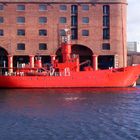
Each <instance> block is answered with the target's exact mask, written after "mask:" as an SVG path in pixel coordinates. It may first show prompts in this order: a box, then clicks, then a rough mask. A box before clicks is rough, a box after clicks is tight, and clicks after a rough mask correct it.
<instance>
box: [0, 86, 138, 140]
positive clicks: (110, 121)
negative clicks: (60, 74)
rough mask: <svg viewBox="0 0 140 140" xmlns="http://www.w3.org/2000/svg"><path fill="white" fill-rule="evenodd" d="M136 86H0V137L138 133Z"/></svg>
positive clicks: (100, 138) (99, 138)
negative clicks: (47, 87) (50, 87)
mask: <svg viewBox="0 0 140 140" xmlns="http://www.w3.org/2000/svg"><path fill="white" fill-rule="evenodd" d="M139 93H140V88H139V87H137V88H117V89H115V88H101V89H98V88H75V89H70V88H69V89H68V88H67V89H22V90H21V89H1V90H0V112H1V113H0V140H16V139H17V140H19V139H22V140H24V139H25V140H26V139H27V140H28V139H30V140H35V139H39V140H46V139H47V140H59V139H60V140H63V139H64V140H88V139H89V140H94V139H95V140H112V139H114V140H131V139H132V140H133V139H140V134H139V132H140V113H139V112H140V94H139Z"/></svg>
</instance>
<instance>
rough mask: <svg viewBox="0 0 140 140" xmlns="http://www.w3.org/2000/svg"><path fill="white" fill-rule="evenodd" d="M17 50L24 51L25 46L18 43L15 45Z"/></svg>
mask: <svg viewBox="0 0 140 140" xmlns="http://www.w3.org/2000/svg"><path fill="white" fill-rule="evenodd" d="M17 50H25V44H24V43H18V44H17Z"/></svg>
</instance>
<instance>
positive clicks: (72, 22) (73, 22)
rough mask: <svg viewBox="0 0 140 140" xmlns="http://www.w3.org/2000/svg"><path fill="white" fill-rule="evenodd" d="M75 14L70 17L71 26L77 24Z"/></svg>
mask: <svg viewBox="0 0 140 140" xmlns="http://www.w3.org/2000/svg"><path fill="white" fill-rule="evenodd" d="M77 22H78V21H77V16H72V17H71V26H77Z"/></svg>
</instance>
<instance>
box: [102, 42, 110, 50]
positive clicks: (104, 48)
mask: <svg viewBox="0 0 140 140" xmlns="http://www.w3.org/2000/svg"><path fill="white" fill-rule="evenodd" d="M102 49H103V50H110V44H109V43H103V44H102Z"/></svg>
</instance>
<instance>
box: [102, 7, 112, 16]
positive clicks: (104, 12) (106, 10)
mask: <svg viewBox="0 0 140 140" xmlns="http://www.w3.org/2000/svg"><path fill="white" fill-rule="evenodd" d="M109 13H110V7H109V5H104V6H103V14H104V15H109Z"/></svg>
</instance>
